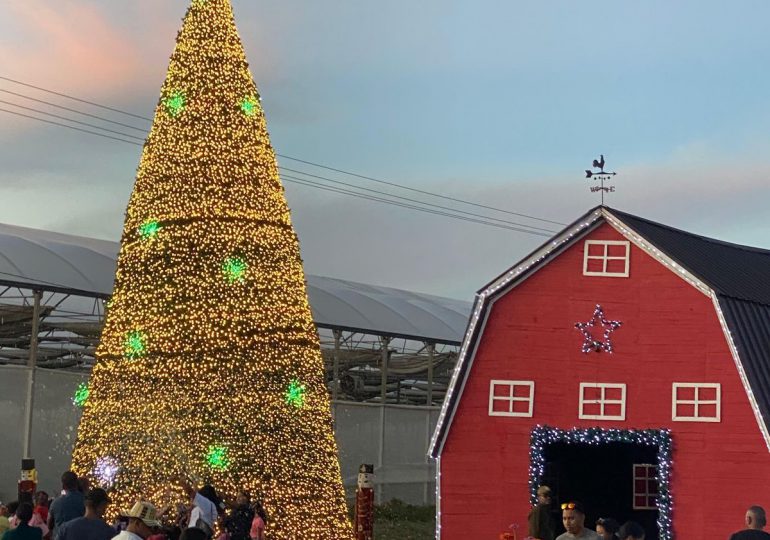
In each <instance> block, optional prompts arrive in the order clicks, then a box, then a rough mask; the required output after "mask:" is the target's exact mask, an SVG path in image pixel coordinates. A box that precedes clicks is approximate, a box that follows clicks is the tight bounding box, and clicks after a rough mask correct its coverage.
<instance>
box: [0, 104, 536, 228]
mask: <svg viewBox="0 0 770 540" xmlns="http://www.w3.org/2000/svg"><path fill="white" fill-rule="evenodd" d="M0 103H7V104H10V105H13V106H15V107H21V108H23V109H27V110H31V111H34V112H38V113H40V114H45V115H49V116H53V117H55V118H60V119H64V120H67V121H70V122H76V123H78V124H82V125H86V126H89V127H94V128H96V129H102V130H105V131H110V132H112V133H118V134H120V135H122V136H125V137H128V138H132V139H137V141H131V140H126V139H121V138H118V137H113V136H111V135H107V134H104V133H99V132H96V131H90V130H87V129H82V128H78V127H76V126H71V125H68V124H63V123H61V122H55V121H52V120H46V119H44V118H39V117H36V116H32V115H28V114H24V113H20V112H16V111H10V110H8V109H3V108H0V112H5V113H9V114H14V115H17V116H21V117H24V118H29V119H31V120H37V121H39V122H45V123H47V124H53V125H56V126H60V127H65V128H69V129H73V130H76V131H80V132H83V133H88V134H90V135H96V136H98V137H104V138H107V139H112V140H115V141H120V142H124V143H128V144H133V145H135V146H142V143H140V142H138V141H139V140H141V139H139V137H135V136H134V135H129V134H127V133H121V132H117V131H113V130H109V129H106V128H102V127H100V126H96V125H94V124H89V123H86V122H79V121H77V120H73V119H70V118H66V117H63V116H58V115H53V114H52V113H47V112H44V111H39V110H37V109H31V108H30V107H24V106H22V105H17V104H13V103H9V102H6V101H2V100H0ZM292 171H293V170H292ZM297 172H299V173H300V174H305V175H308V176H313V177H316V178H319V179H324V180H327V181H330V182H335V183H338V184H342V185H345V186H350V187H354V188H356V189H363V190H366V191H369V192H373V193H377V194H380V195H384V196H386V197H394V198H397V199H402V200H406V201H410V202H412V203H415V204H407V203H402V202H399V201H394V200H392V199H385V198H383V197H376V196H372V195H367V194H364V193H360V192H355V191H350V190H346V189H341V188H335V187H330V186H326V185H324V184H320V183H318V182H314V181H312V180H309V179H306V178H298V177H295V176H291V175H287V174H282V175H281V178H282V179H286V181H287V182H291V183H294V184H299V185H304V186H307V187H313V188H316V189H321V190H323V191H329V192H333V193H339V194H343V195H349V196H353V197H357V198H359V199H365V200H370V201H374V202H380V203H385V204H391V205H393V206H399V207H402V208H408V209H411V210H417V211H420V212H425V213H428V214H434V215H438V216H444V217H450V218H453V219H459V220H462V221H468V222H471V223H478V224H481V225H488V226H491V227H497V228H501V229H507V230H512V231H517V232H522V233H526V234H533V235H536V236H545V237H548V236H550V232H549V231H547V230H545V229H541V230H543V231H545V232H538V231H537V230H531V229H523V228H520V227H519V226H517V225H521V226H523V227H530V226H529V225H522V224H517V223H515V222H508V221H505V220H499V219H496V218H489V219H491V220H494V221H499V222H502V223H494V222H492V221H488V220H487V218H486V217H485V216H481V215H479V214H470V215H471V216H478V217H480V218H481V219H474V218H472V217H465V216H461V215H457V214H453V213H450V212H456V211H458V212H461V213H465V214H468V212H463V211H462V210H454V209H451V208H446V207H441V206H438V205H432V204H431V203H424V202H422V201H417V200H414V199H409V198H406V197H400V196H398V195H392V194H390V193H384V192H381V191H377V190H373V189H368V188H362V187H360V186H355V185H353V184H347V183H345V182H339V181H336V180H333V179H330V178H325V177H321V176H316V175H311V174H309V173H305V172H303V171H297ZM416 205H428V206H434V207H438V208H442V209H447V210H450V212H442V211H438V210H432V209H430V208H425V207H424V206H416ZM506 223H507V224H508V225H506ZM509 225H514V226H509ZM535 229H538V228H537V227H535Z"/></svg>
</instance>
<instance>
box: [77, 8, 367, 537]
mask: <svg viewBox="0 0 770 540" xmlns="http://www.w3.org/2000/svg"><path fill="white" fill-rule="evenodd" d="M97 358H98V362H97V364H96V366H95V367H94V370H93V374H92V376H91V381H90V383H89V385H88V387H87V388H83V389H79V392H78V395H77V397H76V401H77V403H78V405H79V406H82V407H83V417H82V420H81V423H80V427H79V430H78V438H77V443H76V445H75V450H74V454H73V468H74V470H75V471H76V472H77V473H78V474H83V475H87V476H89V477H90V478H91V480H92V482H93V483H94V484H97V485H104V486H108V487H111V488H112V489H113V490H114V491H113V496H112V498H113V502H114V506H113V508H118V509H119V508H130V507H131V504H132V503H133V501H134V500H135V499H137V498H139V497H142V498H145V499H149V500H151V501H153V502H155V503H156V504H158V505H163V504H167V503H170V502H176V501H179V500H181V498H182V495H181V491H178V492H175V494H174V495H173V496H172V495H171V494H170V493H167V487H168V486H169V484H170V482H171V481H172V480H171V479H172V478H175V477H178V476H180V475H182V476H187V477H188V478H189V477H192V478H196V477H197V478H199V479H205V480H207V481H209V482H210V483H212V484H213V485H214V486H215V487H216V488H217V490H218V491H221V492H223V493H225V494H226V495H228V496H230V497H234V496H235V495H236V493H237V491H238V490H239V489H247V490H249V491H251V493H252V494H254V495H255V496H258V497H261V498H263V499H264V503H265V508H266V510H267V512H268V516H269V520H268V527H267V537H268V538H269V539H271V540H278V539H281V540H284V539H285V540H289V539H291V540H296V539H298V538H305V539H334V540H336V539H350V538H352V531H351V528H350V524H349V522H348V517H347V507H346V503H345V495H344V491H343V488H342V482H341V478H340V467H339V461H338V456H337V446H336V442H335V439H334V433H333V429H332V421H331V414H330V407H329V397H328V393H327V389H326V386H325V381H324V368H323V361H322V358H321V353H320V348H319V342H318V335H317V332H316V328H315V326H314V324H313V320H312V318H311V313H310V307H309V305H308V300H307V293H306V290H305V278H304V271H303V268H302V261H301V259H300V253H299V243H298V241H297V237H296V234H295V233H294V229H293V227H292V225H291V220H290V216H289V209H288V207H287V204H286V200H285V197H284V191H283V187H282V185H281V182H280V179H279V176H278V170H277V165H276V161H275V154H274V152H273V149H272V147H271V145H270V140H269V137H268V134H267V126H266V123H265V116H264V113H263V111H262V108H261V105H260V100H259V93H258V92H257V88H256V86H255V84H254V81H253V79H252V76H251V74H250V72H249V69H248V65H247V63H246V58H245V55H244V51H243V46H242V44H241V40H240V38H239V36H238V33H237V30H236V27H235V21H234V19H233V13H232V8H231V5H230V2H229V0H194V1H193V3H192V5H191V7H190V9H189V10H188V12H187V16H186V18H185V20H184V24H183V27H182V30H181V32H180V33H179V36H178V38H177V44H176V49H175V50H174V53H173V55H172V57H171V62H170V65H169V68H168V75H167V78H166V81H165V84H164V85H163V88H162V91H161V97H160V101H159V103H158V106H157V109H156V112H155V121H154V123H153V126H152V130H151V131H150V134H149V137H148V139H147V142H146V145H145V147H144V151H143V154H142V158H141V162H140V164H139V170H138V173H137V178H136V184H135V186H134V191H133V193H132V195H131V199H130V201H129V204H128V210H127V212H126V222H125V226H124V229H123V237H122V241H121V250H120V254H119V257H118V267H117V273H116V278H115V289H114V292H113V296H112V299H111V301H110V302H109V307H108V311H107V319H106V323H105V327H104V331H103V333H102V339H101V343H100V345H99V348H98V351H97Z"/></svg>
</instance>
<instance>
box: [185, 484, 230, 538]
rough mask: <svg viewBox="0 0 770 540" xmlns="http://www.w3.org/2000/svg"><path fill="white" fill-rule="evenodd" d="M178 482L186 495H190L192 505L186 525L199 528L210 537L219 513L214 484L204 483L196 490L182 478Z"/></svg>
mask: <svg viewBox="0 0 770 540" xmlns="http://www.w3.org/2000/svg"><path fill="white" fill-rule="evenodd" d="M179 482H180V484H181V485H182V488H183V489H184V490H185V492H186V493H187V496H188V497H190V499H191V501H192V505H193V508H192V511H191V512H190V521H189V522H188V523H187V527H188V528H189V527H195V528H198V529H201V530H202V531H203V532H205V533H206V534H207V538H211V537H212V536H213V535H214V525H215V524H216V522H217V516H218V515H219V513H218V512H217V506H219V502H220V501H219V497H217V492H216V490H215V489H214V486H212V485H210V484H206V485H205V486H203V487H202V488H200V489H199V490H198V491H196V490H195V488H193V487H192V486H191V485H190V484H189V483H188V482H186V481H184V480H182V479H179Z"/></svg>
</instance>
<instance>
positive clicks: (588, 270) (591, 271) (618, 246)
mask: <svg viewBox="0 0 770 540" xmlns="http://www.w3.org/2000/svg"><path fill="white" fill-rule="evenodd" d="M630 258H631V244H630V243H629V242H628V241H624V240H586V242H585V245H584V247H583V275H584V276H605V277H628V267H629V261H630Z"/></svg>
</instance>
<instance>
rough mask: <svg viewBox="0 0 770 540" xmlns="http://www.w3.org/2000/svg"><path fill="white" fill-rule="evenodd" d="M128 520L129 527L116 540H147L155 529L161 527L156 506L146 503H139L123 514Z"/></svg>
mask: <svg viewBox="0 0 770 540" xmlns="http://www.w3.org/2000/svg"><path fill="white" fill-rule="evenodd" d="M121 515H122V516H123V517H125V518H128V527H126V530H125V531H120V533H119V534H118V535H117V536H115V537H114V540H146V539H147V538H149V537H150V536H152V534H153V532H154V529H157V528H159V527H160V522H159V521H158V512H157V510H156V509H155V506H154V505H152V504H151V503H148V502H145V501H138V502H137V503H136V504H134V506H133V507H132V508H131V510H129V511H128V512H121Z"/></svg>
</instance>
